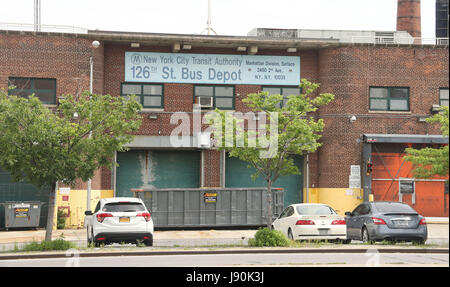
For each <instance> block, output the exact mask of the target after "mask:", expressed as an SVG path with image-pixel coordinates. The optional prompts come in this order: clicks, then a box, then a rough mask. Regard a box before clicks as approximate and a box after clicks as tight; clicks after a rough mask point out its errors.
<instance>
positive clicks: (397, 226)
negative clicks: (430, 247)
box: [345, 201, 428, 244]
mask: <svg viewBox="0 0 450 287" xmlns="http://www.w3.org/2000/svg"><path fill="white" fill-rule="evenodd" d="M345 215H346V218H345V221H346V225H347V238H348V239H349V240H352V239H354V240H362V241H363V242H372V241H382V240H389V241H413V242H417V243H420V244H423V243H425V241H426V240H427V237H428V231H427V224H426V221H425V218H424V217H423V216H422V215H420V214H418V213H417V212H416V211H415V210H414V209H413V208H412V207H410V206H409V205H407V204H403V203H400V202H388V201H379V202H364V203H362V204H360V205H358V206H357V207H356V208H355V210H353V212H346V213H345Z"/></svg>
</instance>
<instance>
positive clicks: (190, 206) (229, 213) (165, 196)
mask: <svg viewBox="0 0 450 287" xmlns="http://www.w3.org/2000/svg"><path fill="white" fill-rule="evenodd" d="M131 191H132V192H134V196H135V197H138V198H141V199H142V200H143V201H144V203H145V205H146V207H147V209H148V210H149V211H150V213H151V214H152V218H153V222H154V224H155V227H157V228H165V227H248V226H252V227H256V226H265V225H266V224H267V188H184V189H183V188H165V189H148V190H147V189H146V190H144V189H132V190H131ZM272 194H273V208H272V211H273V212H272V213H273V214H281V212H282V211H283V207H284V192H283V189H274V190H272Z"/></svg>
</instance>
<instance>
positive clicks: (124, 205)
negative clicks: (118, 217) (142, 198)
mask: <svg viewBox="0 0 450 287" xmlns="http://www.w3.org/2000/svg"><path fill="white" fill-rule="evenodd" d="M103 211H107V212H138V211H145V207H144V206H143V205H142V204H141V203H139V202H112V203H107V204H105V206H104V207H103Z"/></svg>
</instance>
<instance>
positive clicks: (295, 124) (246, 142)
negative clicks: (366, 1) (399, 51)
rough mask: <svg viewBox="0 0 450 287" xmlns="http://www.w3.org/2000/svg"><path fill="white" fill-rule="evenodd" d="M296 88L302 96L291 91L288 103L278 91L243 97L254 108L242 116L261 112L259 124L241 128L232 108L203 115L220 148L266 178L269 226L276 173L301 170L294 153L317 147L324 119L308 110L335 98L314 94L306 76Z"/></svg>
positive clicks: (268, 223) (312, 84) (315, 87)
mask: <svg viewBox="0 0 450 287" xmlns="http://www.w3.org/2000/svg"><path fill="white" fill-rule="evenodd" d="M300 87H301V89H302V94H300V95H290V96H288V97H287V101H286V99H285V98H284V97H283V96H282V95H276V94H272V95H269V94H268V93H267V92H260V93H253V94H249V95H248V96H247V98H246V99H243V100H242V101H243V102H244V103H246V104H247V106H248V107H249V108H250V109H251V110H252V112H253V115H248V114H247V115H244V117H246V118H247V119H249V116H251V117H253V116H259V115H261V116H262V118H261V119H260V121H259V127H258V128H247V129H245V128H244V126H243V122H244V121H243V119H242V117H241V116H236V115H235V114H234V115H233V114H231V113H230V112H225V111H220V110H217V109H216V111H215V112H214V113H210V114H209V115H208V116H207V118H208V120H209V124H210V125H211V132H212V134H213V135H214V139H215V140H216V142H217V145H218V147H219V150H225V151H227V152H229V155H230V156H231V157H238V158H239V159H240V160H243V161H245V162H247V163H249V167H250V166H252V167H253V168H255V170H256V173H255V174H253V175H252V179H253V180H255V179H256V178H257V177H258V176H261V177H262V178H263V179H264V180H265V181H266V182H267V227H268V228H271V226H272V186H273V184H274V183H275V182H276V181H277V179H278V178H279V177H280V176H284V175H288V174H300V171H299V170H298V168H297V167H296V166H295V164H294V157H295V156H297V155H305V154H307V153H311V152H314V151H316V150H317V149H318V148H319V147H320V146H321V143H319V142H318V140H319V139H320V137H321V135H320V133H321V132H322V131H323V128H324V122H323V120H322V119H318V120H316V119H314V117H313V116H310V115H308V114H309V113H312V112H315V111H316V110H317V109H318V107H319V106H321V105H326V104H328V103H329V102H330V101H332V100H333V99H334V95H332V94H329V93H323V94H320V95H318V96H316V97H313V96H312V94H313V93H314V92H315V91H316V90H317V88H318V87H319V84H315V83H311V82H309V81H307V80H305V79H303V80H302V81H301V85H300ZM255 113H258V114H255ZM264 116H266V118H265V119H264ZM267 148H268V149H267Z"/></svg>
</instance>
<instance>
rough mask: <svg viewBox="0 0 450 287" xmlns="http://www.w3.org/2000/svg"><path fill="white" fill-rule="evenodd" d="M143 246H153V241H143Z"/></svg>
mask: <svg viewBox="0 0 450 287" xmlns="http://www.w3.org/2000/svg"><path fill="white" fill-rule="evenodd" d="M144 244H145V246H153V239H146V240H144Z"/></svg>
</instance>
